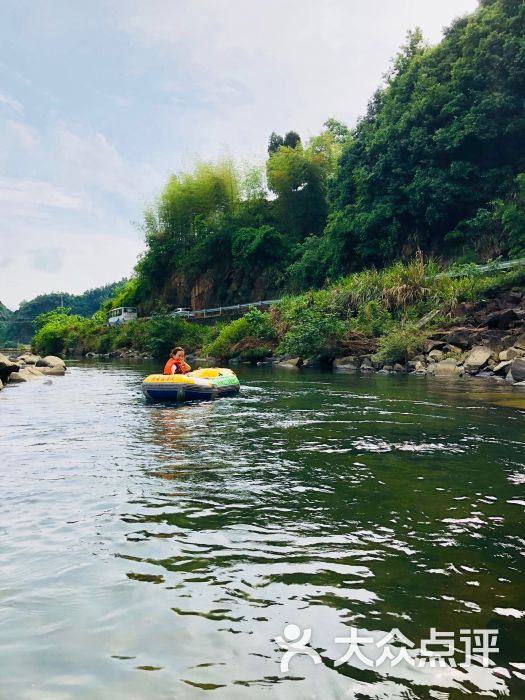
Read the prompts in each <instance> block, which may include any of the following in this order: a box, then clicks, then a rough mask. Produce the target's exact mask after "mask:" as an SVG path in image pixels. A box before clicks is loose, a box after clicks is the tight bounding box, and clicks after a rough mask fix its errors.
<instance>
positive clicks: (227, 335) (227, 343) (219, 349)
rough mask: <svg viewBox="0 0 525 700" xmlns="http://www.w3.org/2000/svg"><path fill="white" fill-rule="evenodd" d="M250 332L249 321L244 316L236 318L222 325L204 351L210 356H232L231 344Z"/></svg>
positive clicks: (224, 357) (225, 357)
mask: <svg viewBox="0 0 525 700" xmlns="http://www.w3.org/2000/svg"><path fill="white" fill-rule="evenodd" d="M250 334H251V328H250V323H249V321H248V319H247V318H246V316H243V317H242V318H237V319H235V321H232V322H231V323H227V324H226V325H225V326H222V328H221V330H220V331H219V334H218V335H217V337H216V338H215V340H212V341H211V343H208V344H207V345H206V346H205V347H204V352H205V353H206V354H207V355H211V356H212V357H220V358H223V359H228V358H230V357H233V354H234V351H233V346H234V345H235V344H236V343H238V342H240V341H241V340H242V339H243V338H246V337H247V336H249V335H250Z"/></svg>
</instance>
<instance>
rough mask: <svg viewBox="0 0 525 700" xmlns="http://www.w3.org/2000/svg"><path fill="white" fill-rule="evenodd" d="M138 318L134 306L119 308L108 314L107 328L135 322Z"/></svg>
mask: <svg viewBox="0 0 525 700" xmlns="http://www.w3.org/2000/svg"><path fill="white" fill-rule="evenodd" d="M137 318H138V313H137V309H136V308H135V307H134V306H119V308H118V309H112V310H111V311H110V312H109V314H108V326H118V325H120V324H121V323H127V322H128V321H135V320H136V319H137Z"/></svg>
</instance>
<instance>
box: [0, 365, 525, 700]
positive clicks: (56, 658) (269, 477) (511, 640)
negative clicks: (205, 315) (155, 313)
mask: <svg viewBox="0 0 525 700" xmlns="http://www.w3.org/2000/svg"><path fill="white" fill-rule="evenodd" d="M143 371H144V373H145V372H146V371H147V369H146V370H143ZM241 371H242V372H243V381H244V391H243V393H242V395H241V396H239V397H234V398H231V399H222V400H218V401H214V402H209V403H199V404H193V405H190V404H188V405H182V406H155V405H151V404H146V403H145V402H144V401H143V400H142V398H141V396H140V392H139V389H138V387H139V380H140V367H139V368H137V367H135V368H126V369H125V370H118V371H117V370H116V369H114V368H112V366H107V367H106V368H105V369H104V370H103V371H100V369H98V368H97V369H90V368H79V369H78V370H77V371H76V372H72V373H71V376H70V377H67V381H66V382H64V383H63V384H60V385H59V384H58V382H57V383H56V387H54V389H55V388H56V391H55V392H54V393H53V394H49V395H48V396H47V397H46V401H49V402H50V404H48V406H49V410H50V411H51V415H53V416H54V423H53V425H40V427H38V428H37V432H36V433H35V427H34V426H35V421H36V415H37V413H36V412H37V408H36V407H35V402H34V398H33V399H31V400H30V399H29V395H23V394H22V392H17V395H16V396H13V397H12V399H11V397H10V407H11V412H10V414H9V418H8V422H10V425H12V426H13V428H14V427H15V426H17V433H16V437H15V438H14V441H13V442H12V443H10V444H9V445H8V444H7V443H6V444H5V447H4V454H5V451H6V450H8V452H7V457H8V463H9V470H8V471H7V472H6V473H5V474H4V486H5V488H4V497H5V506H6V512H5V516H7V517H6V519H5V523H4V527H5V530H4V533H5V544H6V546H5V548H4V559H5V567H4V568H3V573H4V580H3V585H2V588H1V589H0V592H1V593H2V599H3V601H4V605H3V607H2V608H1V617H0V638H1V639H2V641H3V642H4V649H5V652H4V653H3V655H2V657H1V658H2V661H0V663H1V664H6V667H5V668H9V674H5V678H6V685H5V688H6V692H7V697H17V698H22V699H24V698H30V699H31V700H34V698H50V697H53V698H55V697H57V698H70V697H71V698H92V697H94V696H95V697H96V695H97V692H98V689H100V688H101V687H102V688H103V689H104V691H103V692H104V693H105V694H106V696H110V697H112V698H124V697H126V698H143V697H155V698H172V697H181V698H186V697H188V698H191V697H193V696H195V697H196V696H197V694H202V691H203V690H213V692H214V696H215V697H221V698H228V699H229V698H248V697H254V698H257V697H259V696H261V695H262V694H263V693H264V694H267V693H271V696H272V697H277V698H287V699H288V698H301V699H303V698H306V697H312V698H314V697H322V698H341V697H348V698H352V697H355V698H363V697H368V698H376V697H384V698H407V697H409V698H431V697H432V698H440V697H446V698H451V699H453V698H459V697H463V696H464V695H465V694H467V693H471V694H474V695H475V696H479V695H481V694H488V695H489V696H491V695H492V696H493V697H494V696H497V695H501V696H503V695H506V694H507V695H508V694H509V693H510V695H511V697H520V693H522V694H523V685H522V684H521V679H520V677H519V674H520V666H519V664H520V663H521V662H522V661H523V660H524V659H523V658H522V650H523V643H522V627H521V626H522V623H523V618H522V617H521V614H522V610H523V596H522V590H523V589H522V587H523V582H524V577H523V555H522V552H523V541H522V539H521V538H522V534H523V533H522V517H523V502H524V495H523V483H524V481H525V466H524V463H523V448H524V445H525V441H524V439H523V430H522V421H523V415H522V413H520V411H516V410H514V409H509V408H498V407H496V406H495V405H494V400H493V398H490V399H487V398H486V397H485V398H483V396H484V394H483V391H482V390H481V389H478V388H477V385H475V384H472V385H471V386H470V389H469V390H468V391H465V388H464V387H465V384H464V383H461V382H460V383H454V385H453V386H449V387H447V388H445V387H444V385H443V384H442V383H439V382H436V383H431V382H426V381H419V380H416V379H415V378H406V377H403V378H401V377H368V378H361V377H358V376H355V377H352V376H344V377H341V376H332V375H327V374H321V373H318V374H316V373H310V374H306V373H304V374H300V373H297V374H294V375H290V374H284V373H277V372H276V373H275V374H271V373H270V372H268V371H266V370H261V371H258V370H257V371H256V370H241ZM454 387H457V390H456V389H455V388H454ZM504 390H506V391H508V390H507V388H506V387H502V388H501V389H500V387H497V391H496V394H497V395H498V396H499V395H500V394H499V393H498V392H501V396H504V395H505V394H504ZM491 392H492V390H491ZM78 395H83V396H84V401H83V411H84V419H85V420H84V421H83V422H82V424H81V425H80V427H79V421H78V420H75V416H74V415H72V413H73V412H72V410H71V407H72V406H73V405H74V402H75V401H76V397H77V396H78ZM490 395H491V397H492V396H493V394H492V393H490ZM25 396H28V398H25ZM2 398H3V397H1V396H0V400H1V399H2ZM497 398H498V397H497V396H496V399H497ZM22 419H23V420H22ZM20 426H27V427H25V428H24V427H22V428H20ZM58 426H59V428H60V429H59V430H57V427H58ZM108 426H111V439H108ZM8 428H9V424H8ZM29 440H32V442H31V447H29V448H28V447H27V445H28V441H29ZM22 445H24V446H25V449H26V454H25V456H24V458H23V459H21V458H20V451H19V447H20V446H22ZM43 476H44V478H45V479H47V478H48V477H49V479H50V480H49V481H42V477H43ZM57 478H58V479H59V481H57V480H56V479H57ZM51 479H53V481H51ZM57 484H60V486H57ZM65 601H67V602H65ZM290 623H294V624H297V625H299V626H300V627H301V628H302V629H305V628H311V630H312V642H311V643H312V647H313V648H314V649H315V650H316V651H317V653H318V654H319V655H320V658H321V660H322V662H321V664H318V665H314V664H313V663H312V662H311V660H310V659H309V658H308V657H296V658H294V660H293V662H292V664H291V667H290V672H289V673H284V674H283V673H281V671H280V666H279V663H280V659H281V653H282V651H281V650H280V649H279V646H278V644H277V643H276V642H275V637H276V636H277V635H279V634H282V632H283V629H284V626H285V625H286V624H290ZM350 627H354V628H356V629H357V630H358V632H359V635H360V636H368V637H371V638H372V639H373V640H374V643H371V644H369V647H370V648H369V649H368V650H367V653H370V654H372V652H373V648H372V647H374V644H375V643H376V642H377V641H378V640H380V639H382V638H383V637H384V636H385V635H386V634H388V632H389V631H390V630H392V629H393V628H398V629H399V630H400V632H401V633H403V634H404V635H405V636H406V638H408V639H409V640H412V641H413V642H414V643H415V645H416V646H418V645H419V644H420V641H421V640H422V639H424V638H426V637H428V635H429V633H430V628H431V627H436V628H438V629H439V630H442V631H449V632H451V633H454V634H455V635H456V637H457V636H459V633H460V630H461V629H474V628H491V629H499V630H500V639H499V647H500V651H499V652H498V653H496V654H494V656H493V658H494V661H495V663H496V664H497V666H498V667H499V670H498V669H497V668H495V667H493V668H482V667H481V666H479V665H474V666H472V667H470V668H468V669H463V668H461V667H456V668H450V667H445V668H414V667H412V666H411V665H410V663H408V662H406V663H400V664H398V665H396V666H395V667H394V668H392V669H387V671H388V673H387V672H385V670H384V669H375V668H369V667H367V666H366V664H364V663H361V662H360V661H359V659H356V658H355V657H354V658H351V659H349V660H348V663H344V664H341V665H337V663H336V662H337V659H338V658H339V657H340V656H341V649H340V647H338V645H337V644H336V643H335V641H334V640H335V638H337V637H347V636H348V635H349V630H350ZM44 652H45V653H44ZM79 658H81V659H82V664H80V665H79V663H78V659H79ZM458 660H460V659H459V657H458ZM512 664H518V666H516V665H512ZM146 671H147V673H146ZM28 678H30V679H31V683H32V684H34V685H30V684H29V683H28V682H27V679H28Z"/></svg>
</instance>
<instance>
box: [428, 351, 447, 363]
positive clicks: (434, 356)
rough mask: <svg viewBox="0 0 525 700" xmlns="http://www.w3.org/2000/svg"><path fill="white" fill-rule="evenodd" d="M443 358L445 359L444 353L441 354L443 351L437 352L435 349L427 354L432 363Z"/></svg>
mask: <svg viewBox="0 0 525 700" xmlns="http://www.w3.org/2000/svg"><path fill="white" fill-rule="evenodd" d="M444 357H445V353H444V352H443V350H438V349H437V348H435V349H434V350H431V351H430V352H429V353H428V359H429V360H432V361H433V362H439V361H440V360H442V359H443V358H444Z"/></svg>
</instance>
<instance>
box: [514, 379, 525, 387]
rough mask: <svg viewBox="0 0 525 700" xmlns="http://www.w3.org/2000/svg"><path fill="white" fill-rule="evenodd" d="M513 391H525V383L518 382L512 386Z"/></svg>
mask: <svg viewBox="0 0 525 700" xmlns="http://www.w3.org/2000/svg"><path fill="white" fill-rule="evenodd" d="M512 388H513V389H525V381H523V382H516V384H513V385H512Z"/></svg>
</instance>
